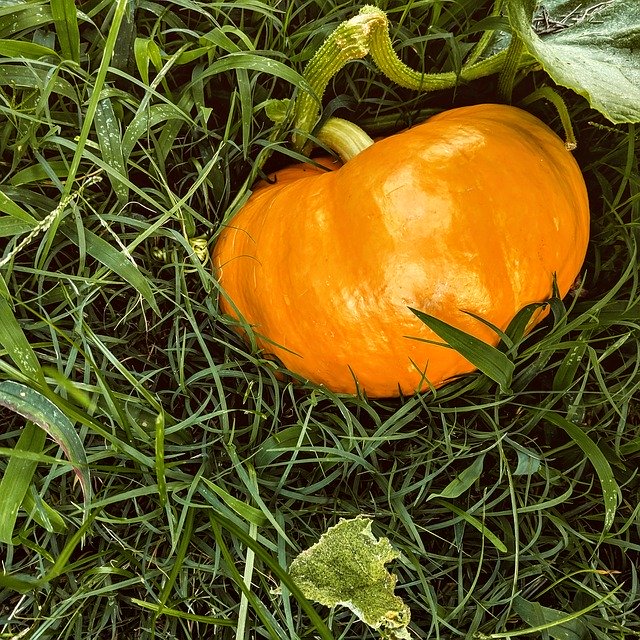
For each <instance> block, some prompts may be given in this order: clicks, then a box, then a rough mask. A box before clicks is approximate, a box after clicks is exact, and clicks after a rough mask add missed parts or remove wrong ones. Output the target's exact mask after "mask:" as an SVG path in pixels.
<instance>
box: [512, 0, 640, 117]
mask: <svg viewBox="0 0 640 640" xmlns="http://www.w3.org/2000/svg"><path fill="white" fill-rule="evenodd" d="M506 5H507V6H508V11H509V20H510V22H511V26H512V28H513V30H514V32H515V33H517V34H518V36H519V37H520V38H521V39H522V41H523V42H524V44H525V47H526V49H527V51H528V53H529V54H531V55H532V56H533V57H534V58H535V59H536V60H537V61H538V62H539V63H540V65H541V66H542V68H543V69H544V70H545V71H546V72H547V73H548V74H549V76H550V77H551V79H552V80H553V81H554V82H555V83H556V84H559V85H561V86H563V87H567V88H568V89H571V90H572V91H575V92H576V93H578V94H579V95H581V96H584V97H585V98H586V99H587V100H588V102H589V104H590V105H591V107H592V108H594V109H596V110H598V111H599V112H600V113H602V114H603V115H604V116H605V117H606V118H607V119H608V120H610V121H611V122H613V123H616V124H619V123H623V122H640V15H639V10H638V2H637V0H606V1H605V2H602V1H598V0H589V2H584V1H583V0H545V2H544V5H540V7H539V8H538V10H537V12H536V14H535V15H534V8H535V5H536V2H535V0H513V1H512V2H509V3H506Z"/></svg>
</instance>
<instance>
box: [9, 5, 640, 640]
mask: <svg viewBox="0 0 640 640" xmlns="http://www.w3.org/2000/svg"><path fill="white" fill-rule="evenodd" d="M383 4H384V5H385V6H384V7H383V8H385V9H386V10H387V11H388V14H389V17H390V19H391V22H392V30H393V31H392V35H393V36H394V42H395V43H397V47H398V51H399V54H400V56H401V57H402V58H403V59H404V60H406V61H407V63H408V64H411V65H412V66H413V67H414V68H421V66H423V67H427V68H429V69H436V70H443V71H448V70H452V69H456V68H457V65H459V61H460V60H461V59H462V57H463V56H464V55H465V54H466V53H467V52H468V51H469V50H470V49H471V47H472V44H473V43H474V42H475V40H477V38H478V37H479V33H477V30H476V29H475V25H477V22H478V20H480V19H481V18H483V17H485V16H487V15H488V14H489V13H490V11H491V6H490V4H489V3H485V4H484V5H482V6H480V5H481V4H482V3H477V2H458V3H440V2H432V3H400V2H387V3H383ZM353 13H354V8H353V7H352V6H351V5H348V4H340V3H336V2H322V3H320V2H312V1H307V2H304V1H296V2H290V3H280V4H278V3H260V2H253V1H250V0H246V1H240V2H233V3H205V2H198V1H191V2H164V3H142V2H141V3H130V2H124V1H121V0H117V1H103V2H89V3H83V5H82V7H78V11H76V10H75V6H74V3H72V2H67V1H63V0H57V1H54V0H51V2H39V1H36V2H26V3H22V4H12V3H9V4H6V3H5V6H4V7H3V8H2V10H1V11H0V38H1V40H0V54H1V55H2V58H1V59H0V163H1V164H2V169H3V170H2V179H1V181H0V211H1V212H2V215H0V237H2V256H1V257H0V260H1V261H2V262H1V264H2V266H1V267H0V391H2V390H3V389H6V387H3V386H2V385H3V384H5V383H7V382H11V383H14V384H18V385H24V386H26V387H28V388H29V389H31V390H33V391H34V393H36V394H37V396H34V397H36V398H37V399H36V400H35V401H34V403H35V405H37V406H33V405H29V406H28V407H26V408H25V407H22V410H20V411H17V410H15V407H13V408H12V406H7V405H6V404H5V405H4V406H5V408H3V409H2V417H3V423H4V427H3V429H2V430H0V474H2V478H3V479H2V481H1V483H0V503H1V504H2V509H3V511H2V513H3V516H4V517H3V519H2V522H0V530H1V533H2V535H3V536H4V540H3V541H2V543H0V562H1V565H2V574H1V575H0V637H2V638H14V637H21V638H60V639H72V638H73V639H79V638H92V639H96V638H104V639H107V638H114V639H115V638H140V639H143V638H144V639H146V638H158V639H160V638H167V639H169V638H185V639H187V638H200V637H216V638H230V639H231V638H282V639H290V638H310V637H323V638H331V637H335V638H345V639H346V638H366V637H371V635H370V633H369V631H367V630H366V628H365V627H364V626H363V625H362V624H361V623H360V622H358V621H357V620H356V618H354V617H353V616H352V615H351V613H350V612H348V611H346V610H340V609H336V610H335V611H331V612H329V611H328V610H323V609H320V608H318V610H317V612H315V613H314V609H313V608H312V607H310V605H309V604H308V603H307V602H306V601H304V599H303V598H301V597H300V594H299V592H297V591H296V588H295V585H294V584H292V583H291V581H290V580H289V579H288V578H287V574H286V572H285V569H286V567H287V566H288V565H289V563H290V561H291V559H292V558H293V557H295V556H296V555H297V554H298V553H299V552H300V551H301V550H302V549H305V548H308V547H310V546H311V545H312V544H313V543H315V542H316V541H317V540H318V538H319V536H320V534H321V533H322V532H324V531H325V530H326V529H328V528H329V527H330V526H331V525H333V524H335V523H336V522H337V521H338V519H339V518H340V517H344V518H352V517H355V516H357V515H358V514H366V515H369V516H371V517H372V518H373V520H374V527H373V528H374V532H375V534H376V535H377V536H384V537H386V538H388V539H389V540H390V542H391V543H392V545H393V546H394V548H395V549H396V550H398V551H399V553H400V554H401V555H400V558H399V560H397V561H396V562H395V564H394V572H395V573H397V574H398V578H399V579H398V587H397V590H396V591H397V593H398V595H400V596H401V597H402V598H403V600H404V601H405V602H406V603H407V604H408V605H409V607H410V609H411V616H412V624H411V626H410V631H411V633H413V634H414V635H415V637H417V638H473V637H477V638H507V637H517V636H519V635H522V634H523V633H524V632H527V631H528V632H529V635H528V637H540V638H559V637H563V638H564V637H575V638H593V639H594V640H596V639H598V640H609V639H611V638H620V639H622V638H631V637H636V636H640V614H639V607H640V588H639V586H638V566H640V516H639V514H640V506H639V502H640V500H639V497H640V479H639V477H638V468H639V467H640V400H639V398H640V395H639V393H638V389H639V387H640V357H639V355H640V323H639V322H638V318H639V317H640V293H639V286H638V285H639V283H638V258H637V256H638V246H637V244H638V229H639V227H638V222H639V220H640V198H639V195H638V194H639V188H640V177H639V172H638V163H637V156H638V134H637V131H636V129H635V128H634V127H633V126H632V125H628V126H627V125H619V126H615V127H614V126H611V125H610V124H607V123H606V122H605V121H604V120H603V119H602V118H601V117H600V116H599V115H598V114H596V113H595V112H593V111H590V110H588V109H587V108H586V107H585V103H584V102H583V101H582V99H579V98H577V97H576V96H573V95H570V94H568V93H566V94H563V97H564V98H565V100H566V102H567V105H568V107H569V111H570V113H571V116H572V120H573V125H574V128H575V130H576V135H577V138H578V142H579V147H578V150H577V152H576V157H577V160H578V161H579V163H580V165H581V167H582V168H583V170H584V173H585V177H586V179H587V182H588V185H589V189H590V199H591V205H592V216H593V234H592V242H591V245H590V251H589V255H588V257H587V261H586V263H585V268H584V275H583V278H582V281H581V283H580V285H579V286H578V287H577V289H576V290H575V291H574V292H573V294H572V295H571V296H570V297H569V298H567V299H566V300H565V301H564V302H561V301H559V300H553V301H552V314H551V317H550V319H549V320H548V321H547V322H546V323H545V324H544V325H543V326H541V327H539V328H538V329H536V331H535V332H534V333H533V334H532V335H531V336H530V337H529V338H527V339H526V341H524V342H522V343H521V344H520V345H519V347H518V351H517V355H516V356H515V364H516V368H515V372H514V375H513V380H512V384H511V392H510V393H509V394H502V393H500V390H499V388H498V387H497V385H496V384H495V383H493V382H491V381H490V380H488V379H486V378H484V377H483V376H481V375H480V374H474V375H470V376H467V377H465V378H463V379H460V380H458V381H456V382H453V383H451V384H449V385H447V386H445V387H443V388H442V389H440V390H438V391H437V392H435V393H433V394H425V395H422V396H416V397H412V398H404V399H400V400H393V401H391V400H389V401H375V402H374V401H368V400H367V399H366V398H362V397H342V396H336V395H334V394H331V393H330V392H327V391H324V390H321V389H317V388H314V387H312V386H310V385H297V386H293V385H292V384H289V383H287V382H286V381H283V380H282V379H281V376H279V373H278V371H277V368H276V366H275V365H274V364H273V363H271V362H269V361H267V360H265V359H263V358H262V357H261V356H260V354H256V353H253V352H252V351H251V350H250V348H248V347H247V346H245V345H244V344H243V343H242V342H241V341H240V340H239V339H238V338H237V337H236V336H235V334H233V332H231V331H230V329H229V328H228V327H227V325H226V324H225V320H224V319H223V318H221V317H220V315H219V313H218V311H217V303H216V293H217V289H216V282H215V280H214V278H213V275H212V274H211V272H210V270H209V266H208V264H207V262H206V261H204V262H203V260H202V259H201V255H202V253H201V249H202V243H203V239H204V241H205V242H210V241H212V240H213V239H214V238H215V234H216V231H217V230H218V229H219V226H220V224H221V221H222V220H223V219H225V218H226V217H227V216H228V215H230V213H232V212H233V210H234V208H235V207H237V206H238V203H240V202H242V200H243V198H245V197H246V195H247V192H248V188H249V186H250V184H251V182H252V180H253V178H254V177H255V176H256V175H258V174H259V173H260V172H261V171H262V169H261V168H260V166H259V164H258V160H257V159H258V158H259V157H260V154H261V153H262V152H263V151H264V150H265V149H269V150H270V151H271V152H272V154H271V156H270V159H269V163H268V165H267V166H266V167H265V170H266V169H272V168H275V167H277V166H279V165H281V164H284V163H286V162H288V161H290V159H291V157H292V156H295V154H294V153H293V152H292V151H291V150H290V147H289V146H288V144H287V142H286V141H285V140H284V138H282V137H277V136H276V135H275V133H274V132H275V127H274V125H273V123H271V122H270V121H269V119H268V118H267V117H266V115H265V113H264V109H263V106H264V104H265V102H266V101H268V100H271V99H283V98H288V97H290V96H291V95H292V94H293V93H295V92H296V91H297V90H300V89H299V87H300V82H301V79H300V78H301V77H300V71H301V70H302V68H303V66H304V64H305V62H306V61H308V60H309V59H310V58H311V56H312V55H313V53H314V52H315V51H316V50H317V48H318V47H319V45H320V44H321V42H322V41H323V40H324V38H325V37H326V35H327V34H328V33H329V32H330V31H331V30H332V29H333V28H335V26H337V25H338V24H339V23H340V22H341V21H343V20H344V19H346V18H349V17H351V16H352V15H353ZM526 82H527V83H532V84H535V83H537V82H541V76H538V75H535V74H534V75H533V76H532V77H530V78H529V79H528V80H527V81H526ZM525 84H526V83H525ZM529 88H530V87H526V86H524V85H523V86H516V92H515V93H516V95H515V96H514V97H517V94H518V92H523V93H526V92H527V90H528V89H529ZM496 91H497V85H496V81H495V79H487V80H484V81H480V82H476V83H472V84H470V85H468V86H461V87H459V88H458V89H456V91H455V92H443V93H442V94H434V95H428V96H424V95H416V94H413V93H411V92H409V91H406V90H403V89H399V88H397V87H394V86H389V83H388V82H386V81H383V80H382V79H381V78H380V76H379V75H377V74H376V73H375V70H374V69H373V68H372V67H371V66H370V64H369V63H368V62H367V61H366V60H365V61H361V62H357V63H353V64H350V65H348V66H347V67H346V68H345V69H344V70H343V71H342V72H341V73H340V74H339V75H338V76H337V77H336V78H335V79H334V80H333V82H332V84H331V86H330V87H329V90H328V93H327V97H326V103H327V104H326V109H327V110H328V111H335V112H336V114H344V115H346V116H347V117H349V118H350V119H352V120H355V121H357V122H359V123H362V124H363V125H364V126H365V127H367V128H368V130H369V131H370V132H372V133H373V134H376V135H377V134H384V133H387V132H391V131H394V130H397V129H398V128H400V127H402V126H405V125H406V124H409V123H411V122H413V121H415V120H416V119H419V118H420V117H424V115H425V114H426V113H428V112H430V111H432V110H434V109H439V108H443V107H448V106H452V105H454V104H455V105H458V104H465V103H470V102H480V101H486V100H491V99H495V96H496V95H497V94H496ZM531 110H532V111H534V112H535V113H536V114H537V115H539V116H540V117H541V118H542V119H543V120H545V121H546V122H548V123H549V124H550V125H551V126H553V127H555V128H556V130H558V131H560V124H559V121H558V118H557V115H556V114H554V112H553V109H552V107H549V106H548V105H544V104H542V103H535V105H532V106H531ZM276 133H277V132H276ZM25 238H28V240H29V242H28V243H26V242H24V240H25ZM47 402H49V403H53V404H54V406H55V407H56V412H55V413H54V414H53V415H54V418H53V420H52V426H50V434H49V435H50V436H51V437H45V436H44V432H42V430H41V429H40V428H39V427H37V426H36V424H37V423H36V419H37V415H38V414H37V410H42V407H48V406H49V405H47V404H46V403H47ZM61 416H62V417H61ZM65 420H68V421H70V423H71V424H72V425H73V433H74V434H76V437H77V438H78V440H79V442H81V444H82V448H83V451H84V454H85V455H86V470H88V471H89V473H90V477H91V487H90V491H86V490H85V491H84V492H83V490H82V485H81V483H79V482H78V481H77V478H78V475H77V474H76V472H75V471H74V469H73V468H72V465H71V464H70V463H69V461H68V457H67V455H66V453H65V446H67V445H69V443H70V442H72V441H73V436H72V435H71V434H70V433H69V431H68V430H65ZM65 438H66V439H65ZM61 445H62V448H61ZM534 630H535V631H534ZM525 637H526V634H525Z"/></svg>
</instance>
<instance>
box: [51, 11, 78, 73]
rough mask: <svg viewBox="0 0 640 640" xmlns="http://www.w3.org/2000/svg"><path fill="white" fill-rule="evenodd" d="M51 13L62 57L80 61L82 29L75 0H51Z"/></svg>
mask: <svg viewBox="0 0 640 640" xmlns="http://www.w3.org/2000/svg"><path fill="white" fill-rule="evenodd" d="M51 13H52V15H53V22H54V24H55V26H56V35H57V36H58V43H59V44H60V52H61V53H62V57H63V58H65V59H67V60H72V61H73V62H80V29H79V28H78V14H77V11H76V3H75V2H74V0H51Z"/></svg>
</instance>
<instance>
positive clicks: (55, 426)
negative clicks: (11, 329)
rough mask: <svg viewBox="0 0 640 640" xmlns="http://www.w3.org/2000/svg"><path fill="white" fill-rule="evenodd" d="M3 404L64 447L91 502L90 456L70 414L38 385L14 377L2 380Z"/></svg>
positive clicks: (0, 403) (0, 396)
mask: <svg viewBox="0 0 640 640" xmlns="http://www.w3.org/2000/svg"><path fill="white" fill-rule="evenodd" d="M0 406H3V407H6V408H7V409H10V410H11V411H13V412H15V413H18V414H20V415H21V416H22V417H23V418H26V419H27V420H31V421H33V422H34V423H35V424H37V425H38V426H39V427H41V428H42V429H44V430H45V431H46V432H47V433H48V434H49V435H50V436H51V437H52V438H53V439H54V440H55V441H56V442H57V443H58V445H60V447H62V450H63V451H64V453H65V455H66V456H67V458H68V459H69V461H70V462H71V465H72V466H73V470H74V471H75V474H76V476H77V477H78V480H79V481H80V485H81V487H82V492H83V494H84V499H85V503H87V502H89V500H90V498H91V483H90V478H89V468H88V466H87V456H86V454H85V450H84V447H83V446H82V442H81V440H80V438H79V437H78V434H77V433H76V431H75V429H74V427H73V424H72V423H71V421H70V420H69V418H67V416H66V415H65V414H64V413H62V411H60V409H58V407H57V406H56V405H55V404H53V402H51V400H49V399H48V398H46V397H45V396H43V395H42V394H41V393H39V392H38V391H36V390H35V389H32V388H31V387H27V386H25V385H23V384H19V383H17V382H13V381H12V380H6V381H5V382H2V383H0Z"/></svg>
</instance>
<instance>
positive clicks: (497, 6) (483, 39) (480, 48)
mask: <svg viewBox="0 0 640 640" xmlns="http://www.w3.org/2000/svg"><path fill="white" fill-rule="evenodd" d="M503 3H504V0H496V1H495V3H494V5H493V9H492V10H491V14H490V17H492V18H497V17H498V16H499V15H500V14H501V12H502V5H503ZM494 33H495V31H494V30H493V29H490V30H488V31H485V32H484V33H483V34H482V36H480V39H479V40H478V42H477V43H476V45H475V47H473V50H472V51H471V53H469V55H468V56H467V64H473V63H474V62H475V61H476V60H477V59H478V58H479V57H480V56H481V55H482V54H483V53H484V52H485V51H486V49H487V47H488V46H489V44H490V43H491V38H493V34H494Z"/></svg>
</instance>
